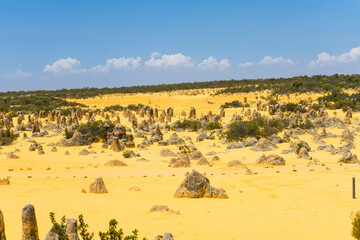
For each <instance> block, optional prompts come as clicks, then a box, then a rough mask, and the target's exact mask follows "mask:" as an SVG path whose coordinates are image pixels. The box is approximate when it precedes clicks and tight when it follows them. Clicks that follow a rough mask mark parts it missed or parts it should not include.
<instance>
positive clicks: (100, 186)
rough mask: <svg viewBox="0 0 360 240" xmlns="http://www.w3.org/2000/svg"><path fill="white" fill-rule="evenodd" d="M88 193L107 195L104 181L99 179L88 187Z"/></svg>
mask: <svg viewBox="0 0 360 240" xmlns="http://www.w3.org/2000/svg"><path fill="white" fill-rule="evenodd" d="M89 193H108V190H107V188H106V186H105V183H104V180H103V179H102V178H101V177H99V178H97V179H95V181H94V182H93V183H91V184H90V186H89Z"/></svg>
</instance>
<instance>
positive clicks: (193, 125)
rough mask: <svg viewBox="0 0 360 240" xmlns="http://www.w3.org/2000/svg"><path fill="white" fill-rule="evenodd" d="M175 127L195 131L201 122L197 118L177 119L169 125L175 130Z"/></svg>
mask: <svg viewBox="0 0 360 240" xmlns="http://www.w3.org/2000/svg"><path fill="white" fill-rule="evenodd" d="M177 128H181V129H191V130H192V131H194V132H196V131H198V130H199V129H200V128H201V123H200V121H198V120H187V119H185V120H182V121H180V120H178V121H176V122H175V123H174V124H172V125H171V130H176V129H177Z"/></svg>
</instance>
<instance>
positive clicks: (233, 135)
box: [226, 117, 287, 141]
mask: <svg viewBox="0 0 360 240" xmlns="http://www.w3.org/2000/svg"><path fill="white" fill-rule="evenodd" d="M286 125H287V122H286V121H285V120H282V119H270V120H269V121H264V119H263V118H261V117H260V118H257V119H254V120H251V121H236V122H233V123H232V124H230V126H229V129H228V131H227V132H226V137H227V139H228V140H230V141H240V140H244V139H246V138H248V137H255V138H261V137H265V138H267V137H270V136H271V135H273V134H277V133H278V132H280V131H282V130H283V129H284V128H285V127H286Z"/></svg>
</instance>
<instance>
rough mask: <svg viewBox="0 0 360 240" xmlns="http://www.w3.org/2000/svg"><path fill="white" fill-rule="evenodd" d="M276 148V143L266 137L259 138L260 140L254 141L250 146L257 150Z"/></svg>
mask: <svg viewBox="0 0 360 240" xmlns="http://www.w3.org/2000/svg"><path fill="white" fill-rule="evenodd" d="M275 148H276V145H275V144H274V143H273V142H272V141H270V140H267V139H266V138H260V140H259V141H258V142H257V143H256V145H255V146H254V147H253V148H252V149H253V150H254V151H257V152H264V151H271V150H274V149H275Z"/></svg>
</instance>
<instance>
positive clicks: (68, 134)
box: [65, 128, 74, 139]
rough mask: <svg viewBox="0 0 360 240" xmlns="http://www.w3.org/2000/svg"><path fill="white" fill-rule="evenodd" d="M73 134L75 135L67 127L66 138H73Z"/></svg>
mask: <svg viewBox="0 0 360 240" xmlns="http://www.w3.org/2000/svg"><path fill="white" fill-rule="evenodd" d="M73 135H74V133H73V132H69V131H68V130H67V128H65V138H66V139H70V138H72V136H73Z"/></svg>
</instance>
